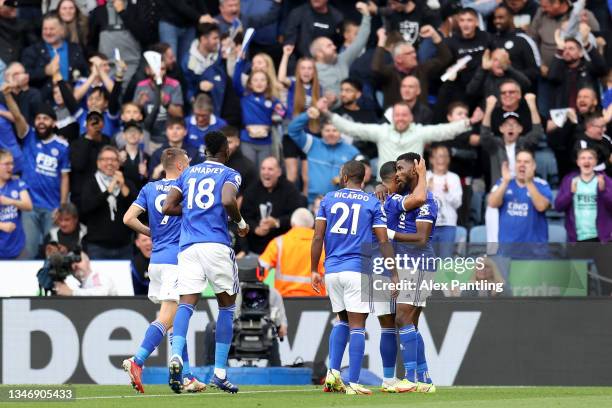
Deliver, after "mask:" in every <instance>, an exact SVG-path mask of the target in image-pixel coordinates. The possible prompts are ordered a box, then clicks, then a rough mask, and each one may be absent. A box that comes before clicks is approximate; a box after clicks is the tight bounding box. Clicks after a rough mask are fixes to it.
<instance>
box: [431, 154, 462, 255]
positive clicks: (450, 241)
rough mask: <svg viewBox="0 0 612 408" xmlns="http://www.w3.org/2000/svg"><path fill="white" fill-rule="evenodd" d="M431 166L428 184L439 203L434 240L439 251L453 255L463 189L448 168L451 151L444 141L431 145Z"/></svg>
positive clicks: (456, 176) (432, 239) (457, 177)
mask: <svg viewBox="0 0 612 408" xmlns="http://www.w3.org/2000/svg"><path fill="white" fill-rule="evenodd" d="M429 162H430V163H431V170H429V171H428V172H427V188H428V189H429V191H431V192H432V194H433V195H434V199H435V200H436V202H437V203H438V216H437V218H436V228H435V231H434V234H433V236H432V237H431V242H432V243H433V244H434V245H435V244H438V246H437V248H436V249H437V251H436V255H438V256H440V257H443V258H444V257H447V256H452V255H453V250H454V244H455V235H456V232H457V209H458V208H459V207H460V206H461V201H462V198H463V191H462V189H461V180H460V179H459V176H458V175H457V174H455V173H453V172H451V171H449V170H448V168H449V164H450V151H449V149H448V147H447V146H445V145H443V144H438V145H435V146H433V147H432V148H431V155H430V156H429Z"/></svg>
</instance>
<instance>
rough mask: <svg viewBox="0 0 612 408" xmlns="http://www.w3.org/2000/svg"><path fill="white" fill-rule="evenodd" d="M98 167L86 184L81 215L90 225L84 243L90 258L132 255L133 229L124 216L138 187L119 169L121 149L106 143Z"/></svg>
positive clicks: (126, 257)
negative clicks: (124, 219) (124, 221)
mask: <svg viewBox="0 0 612 408" xmlns="http://www.w3.org/2000/svg"><path fill="white" fill-rule="evenodd" d="M96 166H97V170H96V172H95V173H94V174H92V175H90V176H89V177H88V178H87V179H86V180H85V181H84V184H83V194H82V196H81V215H82V216H83V218H84V222H85V225H86V226H87V236H86V237H85V243H86V247H87V253H88V254H89V256H90V257H91V259H131V257H132V232H131V230H130V229H129V228H128V227H126V226H125V225H124V224H123V216H124V215H125V212H126V211H127V209H128V207H129V206H130V205H131V204H132V202H133V201H134V200H135V199H136V195H137V193H138V190H136V187H135V186H134V185H133V184H132V182H131V181H129V180H126V179H125V177H124V175H123V173H122V172H121V171H119V150H117V148H116V147H112V146H104V147H103V148H102V150H100V153H99V154H98V157H97V159H96Z"/></svg>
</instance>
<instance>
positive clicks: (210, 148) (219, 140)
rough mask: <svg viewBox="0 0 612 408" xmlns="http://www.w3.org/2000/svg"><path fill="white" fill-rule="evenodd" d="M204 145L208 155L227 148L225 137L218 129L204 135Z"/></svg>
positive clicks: (213, 154) (214, 154)
mask: <svg viewBox="0 0 612 408" xmlns="http://www.w3.org/2000/svg"><path fill="white" fill-rule="evenodd" d="M204 145H205V146H206V151H207V152H208V153H209V154H210V155H212V156H216V155H217V153H219V152H220V151H222V150H223V149H227V137H225V135H224V134H223V133H221V132H219V131H218V130H213V131H212V132H208V133H207V134H206V136H204Z"/></svg>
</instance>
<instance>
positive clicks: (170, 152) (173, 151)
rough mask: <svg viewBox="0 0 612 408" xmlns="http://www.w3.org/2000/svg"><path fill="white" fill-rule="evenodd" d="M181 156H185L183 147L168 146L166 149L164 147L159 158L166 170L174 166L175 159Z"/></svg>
mask: <svg viewBox="0 0 612 408" xmlns="http://www.w3.org/2000/svg"><path fill="white" fill-rule="evenodd" d="M181 156H183V157H187V152H186V151H184V150H183V149H179V148H178V147H169V148H167V149H164V151H163V152H162V155H161V159H160V161H161V164H162V167H163V168H164V170H168V169H169V168H171V167H172V166H174V163H176V160H177V159H178V158H180V157H181Z"/></svg>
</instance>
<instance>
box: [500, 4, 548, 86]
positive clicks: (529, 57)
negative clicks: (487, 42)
mask: <svg viewBox="0 0 612 408" xmlns="http://www.w3.org/2000/svg"><path fill="white" fill-rule="evenodd" d="M511 1H517V0H511ZM519 1H520V0H519ZM534 12H535V11H534ZM514 17H515V18H516V16H514ZM493 26H494V27H495V32H494V35H493V44H494V46H495V48H496V49H499V48H503V49H505V50H506V51H507V52H508V56H509V57H510V61H512V67H513V68H515V69H516V70H518V71H520V72H522V73H523V74H525V75H526V76H527V78H529V80H530V81H531V88H529V89H525V92H528V91H532V90H535V85H536V80H537V78H538V75H539V74H540V69H539V68H538V66H539V64H540V60H541V58H540V51H539V50H538V46H537V45H536V43H535V42H534V41H533V40H532V39H531V37H529V36H528V35H527V34H525V33H524V32H523V31H522V30H517V29H516V27H517V26H516V24H515V23H514V21H513V14H512V11H511V10H510V9H509V8H508V6H505V5H500V6H498V7H497V8H496V9H495V11H494V12H493Z"/></svg>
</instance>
